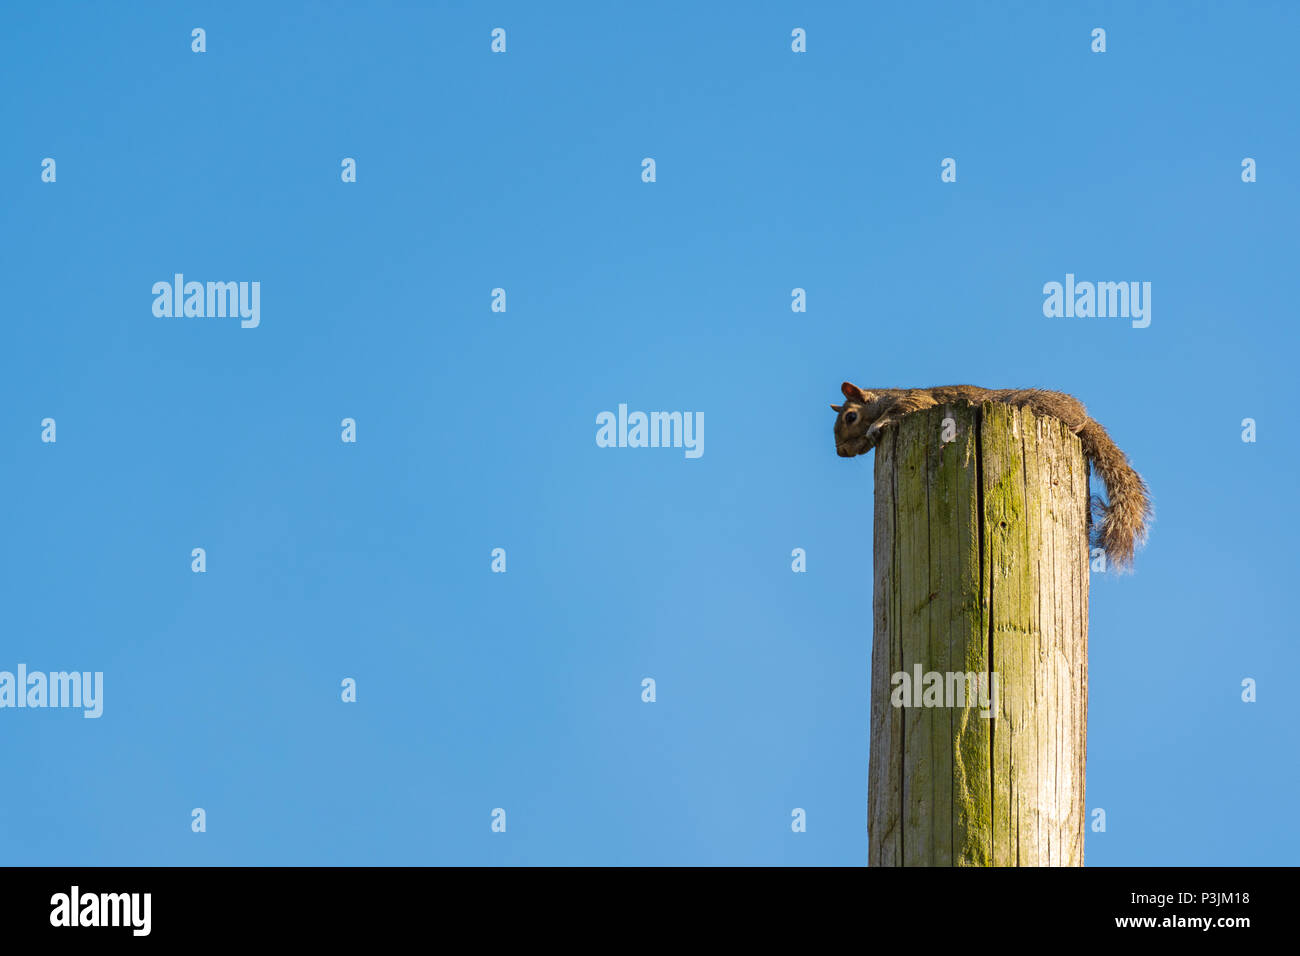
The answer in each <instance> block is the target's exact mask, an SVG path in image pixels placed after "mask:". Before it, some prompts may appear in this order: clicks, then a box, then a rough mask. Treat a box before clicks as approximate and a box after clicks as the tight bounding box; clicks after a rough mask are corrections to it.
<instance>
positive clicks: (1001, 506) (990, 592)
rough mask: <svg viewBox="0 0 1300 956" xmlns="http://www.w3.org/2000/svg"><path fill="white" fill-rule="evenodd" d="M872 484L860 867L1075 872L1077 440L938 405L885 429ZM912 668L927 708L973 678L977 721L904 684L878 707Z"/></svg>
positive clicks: (1002, 410) (1082, 666) (1081, 638)
mask: <svg viewBox="0 0 1300 956" xmlns="http://www.w3.org/2000/svg"><path fill="white" fill-rule="evenodd" d="M945 419H949V420H950V427H949V429H948V431H947V433H946V434H945V430H944V421H945ZM945 437H950V438H951V440H950V441H947V442H945V441H944V440H943V439H944V438H945ZM875 480H876V498H875V549H874V550H875V589H874V611H875V615H874V617H875V622H874V635H873V643H872V651H871V757H870V765H869V768H868V796H867V805H868V827H867V832H868V862H869V863H870V865H872V866H1082V865H1083V836H1084V826H1085V811H1084V793H1083V791H1084V764H1085V759H1086V754H1087V727H1088V543H1087V531H1086V528H1087V508H1088V472H1087V465H1086V463H1085V461H1084V458H1083V450H1082V447H1081V446H1080V444H1079V439H1078V437H1077V436H1076V435H1074V434H1072V433H1071V432H1070V431H1069V430H1068V429H1067V428H1066V427H1065V426H1064V425H1062V424H1061V423H1060V422H1059V421H1057V420H1056V419H1054V418H1038V417H1036V416H1034V414H1033V413H1032V412H1030V411H1029V410H1028V409H1019V408H1012V407H1010V406H1007V405H1001V404H996V403H990V404H987V405H984V406H982V407H969V406H966V405H964V404H960V405H952V406H948V407H944V406H940V407H937V408H931V409H926V410H924V411H919V412H913V413H911V414H909V415H907V416H906V417H904V418H903V420H902V421H901V422H900V423H899V425H898V426H897V427H895V428H891V429H889V430H888V431H887V432H886V434H885V435H884V437H883V440H882V442H881V444H880V445H879V447H878V448H877V449H876V474H875ZM918 670H919V672H921V673H925V672H938V673H939V674H940V675H941V676H942V681H941V686H940V687H939V688H938V694H939V695H944V694H947V693H948V692H949V691H952V690H956V689H957V688H961V689H962V690H966V689H968V683H967V681H966V680H965V679H964V678H962V679H950V678H949V675H950V674H966V673H970V674H972V675H978V676H982V677H983V678H984V679H985V680H986V681H987V683H986V684H985V688H986V690H987V692H988V694H989V697H988V699H989V702H990V706H989V707H988V708H987V712H989V713H991V715H992V716H991V717H988V718H986V717H983V716H981V713H982V712H985V711H986V708H984V707H982V706H981V703H980V701H979V700H972V699H971V696H972V695H969V694H965V695H964V696H965V701H964V703H960V704H957V703H955V700H956V699H958V698H954V697H952V696H936V693H935V691H934V683H935V682H934V680H933V679H930V680H928V681H926V682H925V683H924V687H925V688H928V691H927V693H926V694H925V695H924V696H923V694H922V690H923V687H916V686H913V687H912V688H911V689H912V690H913V691H914V692H915V697H914V699H913V700H912V701H911V704H912V706H906V707H896V706H894V705H893V703H892V702H891V696H894V697H895V698H896V699H899V700H901V699H902V696H901V694H902V684H903V682H902V681H901V680H900V679H899V678H897V677H896V676H895V675H900V674H902V675H907V678H908V680H909V681H911V680H912V679H913V678H915V676H916V675H917V673H918ZM990 675H996V678H997V681H996V684H994V683H993V682H992V680H991V677H990ZM994 687H996V696H997V700H996V703H994V702H993V700H992V692H993V688H994ZM934 703H937V704H938V706H922V705H923V704H934ZM949 704H953V705H952V706H945V705H949Z"/></svg>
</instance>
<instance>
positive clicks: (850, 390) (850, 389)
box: [840, 382, 867, 405]
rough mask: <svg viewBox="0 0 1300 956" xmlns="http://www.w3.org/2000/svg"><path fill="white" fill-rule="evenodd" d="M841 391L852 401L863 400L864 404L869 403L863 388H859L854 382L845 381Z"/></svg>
mask: <svg viewBox="0 0 1300 956" xmlns="http://www.w3.org/2000/svg"><path fill="white" fill-rule="evenodd" d="M840 391H841V392H843V393H844V397H845V398H847V399H848V400H849V401H851V402H861V403H862V404H863V405H865V404H867V396H866V395H864V394H863V393H862V389H860V388H858V387H857V386H856V385H854V384H853V383H852V382H845V383H844V384H842V385H841V386H840Z"/></svg>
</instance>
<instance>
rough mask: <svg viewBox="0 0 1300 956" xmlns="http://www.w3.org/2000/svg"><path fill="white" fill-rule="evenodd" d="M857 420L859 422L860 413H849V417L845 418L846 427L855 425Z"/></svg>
mask: <svg viewBox="0 0 1300 956" xmlns="http://www.w3.org/2000/svg"><path fill="white" fill-rule="evenodd" d="M857 420H858V413H857V412H849V413H848V414H847V415H845V416H844V424H845V425H852V424H853V423H854V422H856V421H857Z"/></svg>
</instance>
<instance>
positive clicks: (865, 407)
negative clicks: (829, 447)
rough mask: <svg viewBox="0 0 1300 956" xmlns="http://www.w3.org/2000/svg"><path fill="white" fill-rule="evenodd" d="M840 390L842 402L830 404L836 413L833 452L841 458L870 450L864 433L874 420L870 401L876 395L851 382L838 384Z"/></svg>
mask: <svg viewBox="0 0 1300 956" xmlns="http://www.w3.org/2000/svg"><path fill="white" fill-rule="evenodd" d="M840 391H841V392H843V393H844V404H843V405H832V406H831V408H832V409H833V410H834V411H835V412H836V413H837V415H836V418H835V454H837V455H839V456H840V457H841V458H852V457H853V456H854V455H861V454H864V453H866V452H868V451H870V450H871V446H872V442H871V440H870V439H869V438H867V437H866V433H867V429H869V428H870V427H871V425H872V423H873V422H874V421H875V420H876V416H875V415H873V414H872V403H873V402H875V400H876V396H875V395H874V394H872V393H871V392H864V391H863V390H862V389H860V388H858V387H857V386H856V385H854V384H853V383H852V382H845V383H844V384H843V385H841V386H840Z"/></svg>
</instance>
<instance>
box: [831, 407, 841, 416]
mask: <svg viewBox="0 0 1300 956" xmlns="http://www.w3.org/2000/svg"><path fill="white" fill-rule="evenodd" d="M831 411H833V412H834V413H835V414H836V415H838V414H839V413H840V412H842V411H844V406H843V405H832V406H831Z"/></svg>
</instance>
